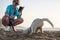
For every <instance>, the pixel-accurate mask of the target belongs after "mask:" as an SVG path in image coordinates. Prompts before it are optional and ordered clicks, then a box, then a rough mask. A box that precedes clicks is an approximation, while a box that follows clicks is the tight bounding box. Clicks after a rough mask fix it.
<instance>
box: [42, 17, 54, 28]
mask: <svg viewBox="0 0 60 40" xmlns="http://www.w3.org/2000/svg"><path fill="white" fill-rule="evenodd" d="M42 21H47V22H48V23H50V24H51V26H52V27H54V25H53V24H52V22H51V21H50V20H49V19H48V18H43V19H42Z"/></svg>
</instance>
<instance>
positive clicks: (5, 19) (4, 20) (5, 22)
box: [2, 16, 9, 25]
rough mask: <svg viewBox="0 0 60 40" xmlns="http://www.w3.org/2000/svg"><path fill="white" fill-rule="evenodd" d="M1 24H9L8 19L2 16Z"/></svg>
mask: <svg viewBox="0 0 60 40" xmlns="http://www.w3.org/2000/svg"><path fill="white" fill-rule="evenodd" d="M2 24H3V25H7V24H9V20H8V17H6V16H4V17H3V18H2Z"/></svg>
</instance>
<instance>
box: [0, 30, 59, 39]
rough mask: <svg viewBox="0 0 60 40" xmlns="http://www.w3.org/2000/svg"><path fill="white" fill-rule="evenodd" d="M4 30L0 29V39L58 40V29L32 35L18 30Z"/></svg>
mask: <svg viewBox="0 0 60 40" xmlns="http://www.w3.org/2000/svg"><path fill="white" fill-rule="evenodd" d="M16 32H17V34H18V35H16V33H15V32H13V31H8V32H5V31H3V30H0V40H60V31H44V33H35V34H32V35H28V34H22V33H21V32H20V31H16Z"/></svg>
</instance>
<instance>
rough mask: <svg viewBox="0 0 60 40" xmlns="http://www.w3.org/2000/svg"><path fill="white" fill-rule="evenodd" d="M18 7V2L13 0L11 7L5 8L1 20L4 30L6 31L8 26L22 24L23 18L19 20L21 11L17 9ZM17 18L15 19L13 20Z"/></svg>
mask: <svg viewBox="0 0 60 40" xmlns="http://www.w3.org/2000/svg"><path fill="white" fill-rule="evenodd" d="M17 5H19V0H13V2H12V4H11V5H8V6H7V8H6V12H5V15H4V16H3V18H2V24H3V25H4V26H5V28H4V30H5V31H8V30H9V29H10V26H11V25H12V24H13V26H16V25H18V24H21V23H22V22H23V18H21V15H22V10H19V9H18V8H17ZM15 17H17V19H15Z"/></svg>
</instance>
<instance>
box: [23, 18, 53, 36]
mask: <svg viewBox="0 0 60 40" xmlns="http://www.w3.org/2000/svg"><path fill="white" fill-rule="evenodd" d="M44 21H47V22H48V23H49V24H51V26H52V27H54V25H53V24H52V22H51V21H50V20H49V19H47V18H42V19H39V18H37V19H35V20H34V21H33V22H32V24H31V26H30V27H29V28H27V29H26V30H24V31H23V33H26V34H29V35H31V34H32V33H36V32H37V30H38V29H40V31H41V33H42V27H43V25H44Z"/></svg>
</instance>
